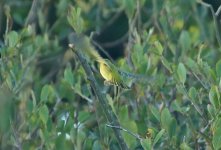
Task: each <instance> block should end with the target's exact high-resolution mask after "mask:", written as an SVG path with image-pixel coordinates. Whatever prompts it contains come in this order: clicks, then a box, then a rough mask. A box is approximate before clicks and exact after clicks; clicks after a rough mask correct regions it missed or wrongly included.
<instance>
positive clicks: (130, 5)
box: [123, 0, 136, 19]
mask: <svg viewBox="0 0 221 150" xmlns="http://www.w3.org/2000/svg"><path fill="white" fill-rule="evenodd" d="M123 6H124V9H125V12H126V14H127V17H128V18H129V19H131V18H132V17H133V14H134V10H135V6H136V5H135V1H134V0H123Z"/></svg>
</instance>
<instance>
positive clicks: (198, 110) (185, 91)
mask: <svg viewBox="0 0 221 150" xmlns="http://www.w3.org/2000/svg"><path fill="white" fill-rule="evenodd" d="M182 88H183V90H184V93H185V95H186V97H187V98H188V99H189V100H190V102H191V103H192V105H193V106H194V108H195V109H196V111H197V112H198V113H199V115H200V117H201V118H202V119H203V121H204V122H205V123H206V124H207V123H208V121H207V119H206V118H205V117H204V115H203V112H202V111H201V109H200V108H199V106H198V105H196V103H195V102H194V100H193V99H192V98H191V97H190V96H189V94H188V92H187V90H186V88H185V86H184V85H183V84H182Z"/></svg>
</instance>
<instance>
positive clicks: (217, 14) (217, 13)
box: [215, 5, 221, 17]
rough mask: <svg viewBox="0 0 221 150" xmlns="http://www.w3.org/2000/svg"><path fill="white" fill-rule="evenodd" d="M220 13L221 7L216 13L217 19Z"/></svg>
mask: <svg viewBox="0 0 221 150" xmlns="http://www.w3.org/2000/svg"><path fill="white" fill-rule="evenodd" d="M220 12H221V5H220V6H219V8H218V9H217V11H216V13H215V15H216V17H218V16H219V13H220Z"/></svg>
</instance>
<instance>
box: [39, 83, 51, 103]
mask: <svg viewBox="0 0 221 150" xmlns="http://www.w3.org/2000/svg"><path fill="white" fill-rule="evenodd" d="M49 92H50V88H49V85H44V86H43V88H42V90H41V101H47V100H48V96H49Z"/></svg>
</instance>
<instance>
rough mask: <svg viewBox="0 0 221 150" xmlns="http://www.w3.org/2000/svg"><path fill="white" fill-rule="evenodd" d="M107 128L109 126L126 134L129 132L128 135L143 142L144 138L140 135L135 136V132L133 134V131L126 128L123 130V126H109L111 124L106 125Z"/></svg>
mask: <svg viewBox="0 0 221 150" xmlns="http://www.w3.org/2000/svg"><path fill="white" fill-rule="evenodd" d="M106 126H108V127H110V128H116V129H119V130H122V131H125V132H127V133H128V134H130V135H132V136H134V137H136V138H137V139H138V140H142V138H141V137H140V136H139V135H138V134H135V133H133V132H131V131H129V130H127V129H125V128H122V127H121V126H112V125H109V124H106Z"/></svg>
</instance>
